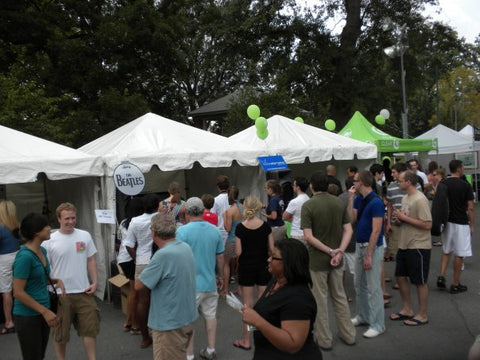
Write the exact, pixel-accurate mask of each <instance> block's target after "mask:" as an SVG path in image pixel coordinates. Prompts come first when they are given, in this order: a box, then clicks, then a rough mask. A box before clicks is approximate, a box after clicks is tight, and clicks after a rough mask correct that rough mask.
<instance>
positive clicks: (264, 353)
mask: <svg viewBox="0 0 480 360" xmlns="http://www.w3.org/2000/svg"><path fill="white" fill-rule="evenodd" d="M274 284H275V280H274V279H272V281H270V283H269V284H268V286H267V290H266V291H265V292H264V295H263V296H262V297H261V298H260V299H258V301H257V303H256V304H255V306H254V310H255V311H257V312H258V313H259V314H260V315H261V316H262V317H263V318H264V319H265V320H267V321H268V322H269V323H270V324H272V325H274V326H276V327H281V322H282V321H285V320H310V330H309V331H308V337H307V340H306V341H305V344H304V345H303V347H302V348H301V349H300V351H298V352H297V353H295V354H288V353H286V352H283V351H280V350H279V349H277V348H276V347H275V346H273V345H272V344H271V343H270V342H269V341H268V340H267V338H266V337H265V336H263V334H262V333H261V332H260V331H258V330H255V331H254V332H253V340H254V341H255V353H254V354H253V360H273V359H275V360H282V359H289V360H291V359H302V360H321V359H322V353H321V352H320V350H319V348H318V346H317V345H315V343H314V342H313V335H312V330H313V324H314V322H315V316H316V314H317V304H316V302H315V298H314V297H313V294H312V292H311V291H310V289H309V288H308V286H307V285H292V286H289V285H286V286H285V287H283V288H281V289H279V290H278V291H277V292H275V293H273V294H272V295H270V296H267V297H266V296H265V294H268V291H269V289H270V288H271V287H272V286H273V285H274Z"/></svg>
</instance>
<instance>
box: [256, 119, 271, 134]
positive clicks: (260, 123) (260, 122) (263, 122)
mask: <svg viewBox="0 0 480 360" xmlns="http://www.w3.org/2000/svg"><path fill="white" fill-rule="evenodd" d="M267 125H268V122H267V119H265V118H264V117H263V116H260V117H258V118H257V119H256V120H255V127H256V128H257V131H260V132H261V131H264V130H267Z"/></svg>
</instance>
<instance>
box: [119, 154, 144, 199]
mask: <svg viewBox="0 0 480 360" xmlns="http://www.w3.org/2000/svg"><path fill="white" fill-rule="evenodd" d="M113 181H114V182H115V186H116V188H117V189H118V190H119V191H120V192H122V193H124V194H125V195H130V196H133V195H137V194H139V193H140V192H142V190H143V188H144V187H145V176H143V174H142V172H141V171H140V169H139V168H138V167H136V166H135V165H133V164H131V163H129V162H124V163H121V164H120V165H118V166H117V167H116V168H115V171H114V172H113Z"/></svg>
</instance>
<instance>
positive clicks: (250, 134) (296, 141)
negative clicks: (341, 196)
mask: <svg viewBox="0 0 480 360" xmlns="http://www.w3.org/2000/svg"><path fill="white" fill-rule="evenodd" d="M267 121H268V134H269V135H268V137H267V138H266V139H265V140H260V139H259V138H258V137H257V135H256V131H257V130H256V128H255V126H250V127H249V128H247V129H245V130H243V131H241V132H239V133H237V134H235V135H232V136H230V137H229V139H230V140H232V141H235V142H237V143H241V144H245V145H247V146H248V147H249V148H251V149H255V150H256V151H257V152H258V153H259V155H274V154H280V155H282V156H283V158H284V159H285V162H287V164H303V163H304V162H305V160H306V159H307V158H308V159H309V160H310V162H312V163H313V162H322V161H331V160H332V159H335V160H353V159H354V158H355V156H356V157H357V159H374V158H376V157H377V148H376V146H375V145H372V144H368V143H365V142H362V141H357V140H353V139H349V138H346V137H345V136H341V135H338V134H335V133H332V132H330V131H326V130H322V129H319V128H317V127H314V126H311V125H307V124H302V123H300V122H298V121H295V120H292V119H289V118H287V117H284V116H281V115H274V116H272V117H270V118H269V119H268V120H267Z"/></svg>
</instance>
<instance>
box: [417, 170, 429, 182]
mask: <svg viewBox="0 0 480 360" xmlns="http://www.w3.org/2000/svg"><path fill="white" fill-rule="evenodd" d="M417 175H418V176H420V177H421V178H422V180H423V184H424V185H425V184H428V178H427V175H425V173H424V172H423V171H420V170H417Z"/></svg>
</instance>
